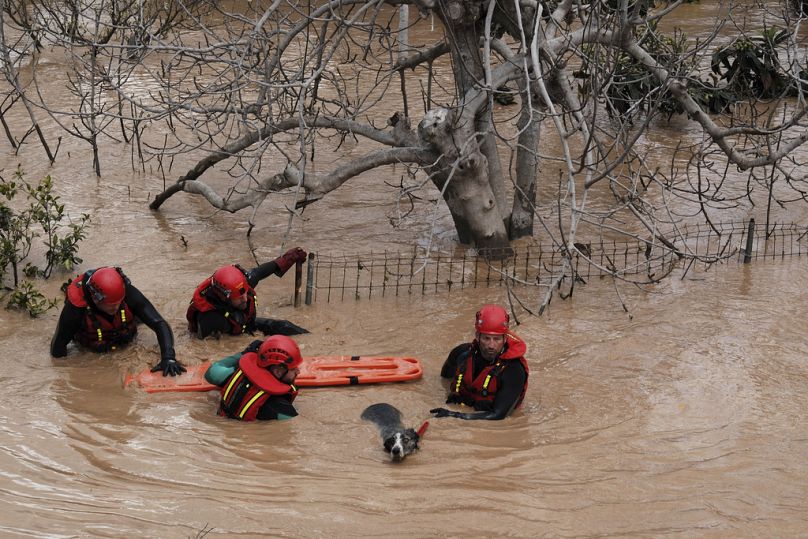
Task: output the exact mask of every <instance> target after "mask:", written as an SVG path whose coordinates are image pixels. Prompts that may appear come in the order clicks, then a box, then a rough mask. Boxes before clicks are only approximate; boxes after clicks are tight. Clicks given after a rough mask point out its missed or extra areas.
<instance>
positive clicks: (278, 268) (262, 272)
mask: <svg viewBox="0 0 808 539" xmlns="http://www.w3.org/2000/svg"><path fill="white" fill-rule="evenodd" d="M305 260H306V251H304V250H303V249H301V248H300V247H295V248H293V249H289V250H288V251H286V252H285V253H283V254H282V255H281V256H279V257H278V258H276V259H275V260H272V261H270V262H264V263H263V264H261V265H260V266H258V267H255V268H253V269H251V270H250V271H248V272H247V282H248V283H249V284H250V286H251V287H253V288H255V285H257V284H258V282H259V281H261V280H262V279H264V278H266V277H269V276H270V275H272V274H273V273H274V274H275V275H277V276H278V277H283V275H284V274H285V273H286V272H287V271H289V268H291V267H292V266H294V265H295V263H297V262H303V261H305Z"/></svg>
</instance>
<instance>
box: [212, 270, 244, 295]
mask: <svg viewBox="0 0 808 539" xmlns="http://www.w3.org/2000/svg"><path fill="white" fill-rule="evenodd" d="M211 284H213V287H214V288H216V290H217V291H218V292H219V293H220V294H221V295H222V296H224V297H225V298H227V299H230V298H231V297H232V298H238V297H240V296H243V295H244V294H245V293H247V278H246V277H245V276H244V272H242V271H241V270H240V269H238V268H237V267H236V266H233V265H230V266H222V267H221V268H219V269H217V270H216V272H215V273H214V274H213V277H212V278H211Z"/></svg>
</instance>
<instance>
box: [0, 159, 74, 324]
mask: <svg viewBox="0 0 808 539" xmlns="http://www.w3.org/2000/svg"><path fill="white" fill-rule="evenodd" d="M0 197H2V199H0V285H2V290H3V294H4V297H5V298H6V299H7V303H6V308H9V309H20V310H23V311H27V312H28V314H29V315H30V316H32V317H36V316H38V315H40V314H42V313H43V312H45V311H47V310H48V309H50V308H52V307H54V306H55V305H56V303H57V301H58V300H56V299H48V298H46V297H45V296H44V295H43V294H42V293H41V292H40V291H39V290H38V289H37V287H36V285H35V281H36V279H48V278H50V277H51V275H52V274H53V272H54V271H55V270H59V271H72V270H73V269H75V267H76V266H77V265H78V264H81V262H82V260H81V258H79V257H78V249H79V243H80V242H81V241H82V240H83V239H84V238H85V234H86V230H87V226H88V225H89V222H90V216H89V215H88V214H86V213H85V214H82V215H81V217H79V218H78V219H77V220H76V221H75V222H73V220H72V219H71V218H70V216H69V215H68V214H67V213H66V212H65V206H64V204H61V203H60V202H59V196H58V195H55V194H54V193H53V180H52V179H51V177H50V176H46V177H45V178H43V179H41V180H40V181H39V182H38V183H36V184H32V183H29V182H28V181H26V179H25V175H24V173H23V170H22V169H21V168H17V170H16V171H15V172H14V176H13V178H12V179H10V180H7V179H5V178H3V177H0ZM21 199H22V200H21ZM37 240H40V241H37ZM34 259H36V260H40V262H39V263H38V264H37V263H34V261H33V260H34ZM7 282H8V284H7Z"/></svg>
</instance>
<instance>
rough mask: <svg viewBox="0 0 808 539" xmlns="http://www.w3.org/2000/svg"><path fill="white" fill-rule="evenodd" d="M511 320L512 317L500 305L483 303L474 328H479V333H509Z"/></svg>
mask: <svg viewBox="0 0 808 539" xmlns="http://www.w3.org/2000/svg"><path fill="white" fill-rule="evenodd" d="M510 320H511V317H510V316H508V313H507V312H505V309H503V308H502V307H500V306H499V305H483V306H482V307H481V308H480V310H479V311H477V317H476V318H475V320H474V329H476V330H477V333H485V334H486V335H505V334H506V333H508V322H510Z"/></svg>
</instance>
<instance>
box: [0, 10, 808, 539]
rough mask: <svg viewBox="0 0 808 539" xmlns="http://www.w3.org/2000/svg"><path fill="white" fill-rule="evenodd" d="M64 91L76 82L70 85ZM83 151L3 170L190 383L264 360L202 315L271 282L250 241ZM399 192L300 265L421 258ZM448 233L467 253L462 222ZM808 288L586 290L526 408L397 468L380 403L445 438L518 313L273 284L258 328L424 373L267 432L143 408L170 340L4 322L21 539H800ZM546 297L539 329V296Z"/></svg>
mask: <svg viewBox="0 0 808 539" xmlns="http://www.w3.org/2000/svg"><path fill="white" fill-rule="evenodd" d="M692 9H697V8H695V7H694V8H692ZM705 9H706V8H705ZM696 15H697V14H696ZM47 69H50V70H51V74H52V75H53V77H54V80H55V81H58V80H59V73H60V67H59V65H58V63H55V64H54V65H53V66H52V67H50V68H47ZM55 86H56V85H55ZM24 124H25V122H24V118H22V117H21V118H20V125H24ZM663 136H664V135H663ZM0 144H2V143H0ZM63 144H64V146H63V148H62V150H61V152H62V154H63V155H66V154H67V152H68V151H70V152H71V158H70V159H62V160H60V161H59V162H58V163H57V164H56V165H55V166H54V167H53V168H48V167H47V166H46V164H45V163H44V162H43V161H44V160H43V159H42V155H41V154H42V152H41V150H40V149H39V148H36V147H35V145H34V144H30V145H29V146H28V147H27V148H26V149H25V150H24V151H23V152H22V153H21V154H20V155H19V156H15V155H13V154H12V153H11V151H10V149H9V148H8V147H7V146H1V147H0V150H2V158H1V159H2V163H1V164H2V167H3V168H4V170H5V171H9V170H12V169H13V167H14V166H16V164H17V163H22V164H23V165H24V167H25V169H26V171H27V172H28V174H29V177H30V178H37V177H38V176H41V175H44V174H48V173H50V174H52V175H53V177H54V178H55V179H56V189H57V191H58V192H59V194H60V195H61V196H62V197H63V200H64V202H65V203H66V204H67V209H68V211H70V212H71V213H73V214H78V213H79V212H82V211H87V212H91V213H92V214H93V225H92V228H91V229H90V232H89V237H88V238H87V240H86V241H85V242H84V243H83V244H82V249H81V253H80V254H81V256H82V257H83V258H84V263H83V265H82V268H81V269H82V270H83V269H87V268H91V267H96V266H99V265H106V264H115V265H120V266H122V267H123V268H124V270H125V271H126V273H127V274H128V275H129V277H130V278H131V279H132V281H133V283H134V284H135V285H136V286H138V287H139V288H140V289H141V290H142V291H143V292H144V293H145V294H146V295H147V296H148V297H150V298H151V299H152V301H153V302H154V303H155V305H156V306H157V308H158V309H159V310H160V311H161V313H163V315H164V316H165V317H166V319H167V320H168V321H169V323H170V324H171V325H172V327H173V328H174V333H175V338H176V350H177V354H178V357H179V359H180V360H181V361H184V362H186V363H189V364H191V363H195V362H199V361H201V360H205V359H217V358H220V357H223V356H225V355H228V354H229V353H231V352H233V351H235V350H240V349H241V348H243V346H244V345H245V344H246V343H248V342H249V341H250V340H251V339H250V338H249V337H243V338H230V339H222V340H221V341H203V342H199V341H196V340H193V339H191V338H190V336H189V335H188V332H187V330H186V329H185V324H184V312H185V307H186V305H187V302H188V300H189V298H190V295H191V292H192V290H193V289H194V287H195V286H196V285H197V284H198V283H199V282H200V281H201V280H202V279H203V278H205V277H206V276H208V275H209V274H210V273H211V272H212V271H213V269H214V268H215V267H217V266H218V265H221V264H224V263H227V262H233V261H235V262H240V263H242V264H244V265H250V264H251V263H252V258H251V256H250V253H249V250H248V247H247V244H246V242H245V240H244V232H245V230H246V222H245V220H246V216H244V215H241V214H237V215H235V216H231V215H224V216H223V215H219V214H215V213H214V212H212V211H211V210H210V209H209V207H207V206H206V205H205V204H203V203H201V202H200V201H198V200H197V199H195V198H193V197H190V196H186V195H179V196H176V197H174V198H173V199H171V200H170V201H169V202H168V203H166V204H165V205H164V206H163V208H162V209H161V211H160V212H159V213H152V212H150V211H148V209H147V202H148V200H150V198H152V197H153V196H154V195H155V193H157V192H159V191H160V190H161V189H162V181H161V179H159V178H158V177H157V176H156V175H151V174H138V173H133V172H132V171H131V167H129V166H125V165H124V164H125V163H128V162H129V151H130V150H129V149H128V148H124V147H121V146H117V145H110V146H109V147H106V148H105V149H104V155H103V156H102V166H105V173H104V177H103V178H102V179H100V180H99V179H96V178H95V177H94V176H93V175H92V173H91V167H90V165H89V163H88V162H87V161H86V160H87V157H88V155H87V152H86V149H84V148H81V147H80V146H79V145H78V144H74V143H72V142H71V141H67V140H66V141H65V142H64V143H63ZM71 144H73V145H72V146H71ZM378 184H379V182H373V181H370V180H365V181H359V182H357V184H356V186H351V187H349V188H348V189H346V190H345V191H341V192H340V193H339V194H336V193H335V196H334V197H331V198H330V199H328V198H327V199H326V200H324V201H323V203H322V204H321V205H319V206H318V205H315V206H313V207H311V208H310V209H308V210H307V212H306V214H304V215H305V219H304V220H303V221H299V222H297V223H296V224H295V226H294V227H293V229H292V232H291V236H290V238H289V240H288V242H287V246H291V245H301V246H303V247H304V248H306V249H309V250H315V251H328V252H348V253H358V252H367V251H370V250H376V251H378V250H380V249H384V248H390V249H396V248H399V247H401V246H408V245H412V244H413V243H415V242H423V241H424V238H425V234H426V233H427V231H428V226H427V227H425V228H423V229H418V228H417V227H415V228H408V229H403V230H393V229H391V228H389V227H387V226H386V225H384V224H383V225H379V223H385V222H386V218H385V216H386V214H387V212H389V211H391V204H392V203H391V197H390V194H391V193H392V191H391V190H389V189H387V188H384V187H380V186H379V185H378ZM351 189H353V190H354V191H353V192H351V191H350V190H351ZM354 195H355V196H359V195H361V196H362V197H364V198H363V199H362V200H363V204H362V205H361V206H359V205H358V204H357V205H353V206H352V205H351V204H350V202H349V201H350V198H351V197H352V196H354ZM282 205H283V201H280V202H277V203H276V206H277V208H276V209H277V215H276V216H275V217H274V218H273V217H266V218H262V220H261V222H260V224H259V226H258V227H257V228H256V230H255V231H254V232H253V238H254V241H255V243H256V245H257V246H258V250H257V254H258V256H259V257H260V258H261V259H262V260H267V259H270V258H272V257H274V256H276V255H277V254H278V253H279V252H280V251H281V237H282V234H283V233H284V231H285V225H286V217H285V215H284V214H283V213H282V211H281V208H282ZM423 211H424V212H428V210H423ZM791 218H792V219H793V220H803V221H804V219H805V215H792V216H791ZM438 227H439V231H441V230H442V232H441V234H443V236H445V237H448V238H450V237H451V227H450V220H449V219H448V217H447V216H446V215H442V217H441V218H440V219H439V220H438ZM441 227H443V228H441ZM439 235H440V234H439ZM183 241H185V242H187V246H184V245H183ZM66 277H67V276H66V275H65V276H62V278H57V279H53V280H51V282H49V283H47V284H46V285H45V291H46V293H47V295H49V296H50V297H55V296H57V295H58V293H59V292H58V288H59V284H60V282H61V281H62V280H63V279H64V278H66ZM806 289H808V272H806V260H805V259H799V258H796V259H793V260H786V261H784V262H779V261H778V262H756V263H753V264H750V265H746V266H743V265H737V264H734V263H733V264H728V265H722V266H717V267H714V268H712V269H711V270H710V271H703V270H702V271H691V272H690V273H688V275H687V276H686V277H685V278H684V279H682V278H681V275H676V276H674V278H672V279H670V280H668V281H666V282H664V283H662V284H660V285H657V286H654V287H652V288H650V289H648V290H645V291H640V290H637V289H633V288H630V287H623V288H622V289H621V295H622V297H623V299H624V300H625V301H626V303H627V305H628V307H629V309H630V314H631V316H629V314H627V313H626V312H624V311H623V310H622V308H621V307H620V303H619V301H618V300H617V296H616V295H615V291H614V288H613V286H612V285H611V284H610V283H608V282H606V281H603V282H598V281H593V282H591V283H589V284H588V285H586V286H581V287H578V288H577V289H576V295H575V296H574V297H573V298H572V299H571V300H568V301H559V300H556V301H554V302H553V303H552V305H551V307H550V309H549V310H548V312H547V313H546V314H545V315H544V316H543V317H541V318H534V317H530V316H522V320H521V321H522V324H521V325H520V326H518V327H517V328H516V332H517V333H518V334H519V335H520V336H522V337H523V338H524V339H525V341H526V342H527V343H528V354H527V357H528V359H529V364H530V368H531V377H530V386H529V389H528V392H527V396H526V398H525V405H524V407H523V408H522V409H521V410H520V411H518V412H516V413H515V414H513V415H512V416H511V417H509V418H507V419H505V420H503V421H495V422H485V421H461V420H456V419H449V418H444V419H432V420H431V425H430V427H429V429H428V430H427V432H426V435H425V437H424V439H423V441H422V448H421V450H420V452H418V453H416V454H414V455H412V456H410V457H409V458H408V459H407V460H406V461H404V462H403V463H401V464H393V463H391V462H390V461H389V459H388V458H387V457H386V455H385V454H384V453H383V452H382V450H381V448H380V445H379V443H378V434H377V432H376V431H375V429H374V428H373V426H372V425H370V424H369V423H367V422H365V421H362V420H361V419H360V417H359V416H360V413H361V411H362V410H363V409H364V408H365V407H366V406H368V405H369V404H372V403H375V402H382V401H384V402H389V403H391V404H394V405H395V406H397V407H398V408H399V409H400V410H401V411H402V413H403V415H404V417H405V421H406V422H407V423H409V424H410V425H412V426H416V427H417V426H418V425H420V424H421V422H423V421H424V420H425V419H427V418H428V416H429V414H428V410H429V409H430V408H433V407H435V406H439V405H441V404H442V403H443V398H444V394H445V391H444V385H443V384H442V383H441V381H440V379H439V376H438V374H439V370H440V366H441V364H442V362H443V360H444V358H445V357H446V353H447V352H448V351H449V350H450V349H451V348H452V347H453V346H454V345H456V344H458V343H459V342H462V341H463V340H466V339H468V338H470V337H471V331H472V324H473V314H474V312H475V311H476V309H477V307H478V306H479V305H480V304H481V303H484V302H490V301H493V302H501V301H504V291H503V290H502V289H501V288H491V289H471V290H469V289H467V290H465V291H462V292H452V293H440V294H435V295H427V296H420V295H418V296H400V297H398V298H395V297H393V298H389V297H388V298H384V299H374V300H372V301H368V300H360V301H354V300H349V301H338V302H332V303H325V302H318V303H315V304H313V305H311V306H304V307H302V308H298V309H295V308H293V307H292V305H291V298H292V292H293V276H292V274H291V273H290V274H288V275H287V276H286V277H285V278H284V279H277V278H274V277H272V278H270V279H268V280H267V281H265V282H264V283H262V284H261V285H260V286H259V287H258V293H259V296H260V298H261V299H262V303H261V310H262V312H263V313H264V314H267V315H269V316H273V317H277V318H288V319H291V320H293V321H295V322H296V323H298V324H300V325H302V326H304V327H307V328H309V329H310V330H311V334H309V335H305V336H302V337H300V338H299V339H298V340H299V342H300V345H301V348H302V350H303V353H304V355H320V354H350V355H354V354H384V355H414V356H417V357H419V358H421V360H422V362H423V365H424V371H425V372H424V377H423V379H422V380H420V381H417V382H410V383H402V384H386V385H378V386H366V387H342V388H322V389H304V390H303V391H302V392H301V395H300V397H299V398H298V400H297V401H296V405H297V406H298V409H299V412H300V416H299V417H297V418H295V419H294V420H291V421H285V422H267V423H262V424H257V423H251V424H242V423H239V422H235V421H229V420H225V419H222V418H220V417H218V416H217V415H216V414H215V410H216V406H217V401H218V399H217V394H216V393H191V394H147V393H144V392H142V391H139V390H134V389H125V388H123V387H122V384H121V379H122V377H123V375H124V374H126V373H128V372H135V371H137V370H140V369H143V368H145V367H147V366H149V365H151V364H153V363H154V362H155V361H156V360H157V358H158V347H157V344H156V339H155V338H154V335H153V334H152V333H151V332H150V331H148V329H145V330H142V331H141V332H140V335H139V336H138V338H137V340H136V342H135V343H134V344H133V345H131V346H129V347H128V348H126V349H125V350H121V351H117V352H114V353H111V354H107V355H104V356H97V355H93V354H87V353H81V352H79V351H77V350H76V349H74V348H72V347H71V351H70V354H69V356H68V357H67V358H66V359H57V360H55V359H52V358H51V357H50V356H49V354H48V345H49V341H50V338H51V335H52V333H53V330H54V327H55V324H56V320H57V317H58V310H53V311H51V312H49V313H48V314H46V315H45V316H43V317H41V318H39V319H36V320H32V319H29V318H27V317H26V316H23V315H21V314H19V313H15V312H9V311H6V310H5V309H0V345H1V346H2V351H3V353H2V356H0V362H2V369H0V381H1V383H0V387H2V391H1V392H0V408H1V409H2V410H3V413H2V416H0V431H1V432H2V434H0V492H2V495H1V496H0V536H2V537H115V538H117V537H127V536H131V537H159V538H166V537H172V538H173V537H195V536H197V534H199V533H200V532H203V531H207V532H208V536H209V537H307V538H308V537H503V536H506V537H525V538H534V537H586V536H593V537H594V536H597V537H609V536H611V537H732V538H734V537H800V536H802V537H804V536H806V535H808V519H807V518H806V515H808V501H806V492H808V469H807V468H808V464H806V463H808V426H807V425H808V421H806V415H807V412H806V410H808V391H806V387H808V366H807V365H808V363H807V362H806V355H807V354H808V337H806V334H805V312H806V309H808V301H806V294H805V290H806ZM524 294H525V298H526V299H527V300H528V301H529V302H532V305H533V306H536V305H538V302H539V296H538V294H537V292H535V291H525V292H524ZM531 294H532V295H531Z"/></svg>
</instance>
